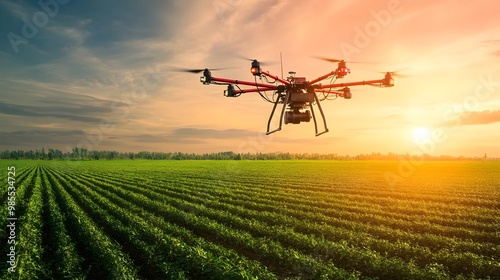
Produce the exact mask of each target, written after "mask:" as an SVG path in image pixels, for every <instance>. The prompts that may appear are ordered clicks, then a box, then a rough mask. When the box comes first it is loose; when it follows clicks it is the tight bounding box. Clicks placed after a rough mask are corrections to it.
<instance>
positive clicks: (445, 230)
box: [0, 160, 500, 279]
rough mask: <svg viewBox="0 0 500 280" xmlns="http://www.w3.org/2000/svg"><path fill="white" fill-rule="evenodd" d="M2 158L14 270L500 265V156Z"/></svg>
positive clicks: (480, 274) (50, 274) (366, 273)
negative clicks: (412, 160)
mask: <svg viewBox="0 0 500 280" xmlns="http://www.w3.org/2000/svg"><path fill="white" fill-rule="evenodd" d="M0 167H1V170H2V171H1V172H0V177H1V178H2V184H3V185H4V187H2V189H1V193H0V199H1V201H2V204H1V208H0V212H1V217H2V219H1V220H0V223H1V226H0V235H1V236H2V239H1V240H0V242H1V243H0V251H1V255H2V259H1V260H2V261H1V265H0V266H1V267H2V270H1V273H0V274H1V278H2V279H11V278H12V279H51V278H55V279H65V278H67V279H83V278H86V279H363V278H369V279H500V162H486V161H484V162H481V161H477V162H473V161H469V162H465V161H464V162H423V163H420V164H419V165H418V166H414V167H411V168H410V169H408V166H406V167H405V166H402V165H401V163H400V162H396V161H394V162H391V161H236V160H235V161H208V160H207V161H141V160H115V161H43V160H38V161H31V160H20V161H5V160H2V161H0ZM9 167H14V168H15V172H11V173H9V169H8V168H9ZM12 170H14V169H11V171H12ZM387 172H390V174H392V175H390V176H389V177H387V174H388V173H387ZM14 173H15V174H14ZM394 176H396V177H394ZM8 177H10V178H8ZM394 178H397V180H395V179H394ZM388 180H389V181H388ZM396 181H397V183H394V182H396ZM9 182H10V184H9ZM9 187H11V188H10V189H9ZM14 189H15V192H14ZM9 206H11V207H10V208H9ZM11 260H15V265H14V266H12V265H11V264H10V263H9V261H11ZM12 264H14V263H12Z"/></svg>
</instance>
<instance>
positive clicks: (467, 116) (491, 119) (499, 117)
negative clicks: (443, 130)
mask: <svg viewBox="0 0 500 280" xmlns="http://www.w3.org/2000/svg"><path fill="white" fill-rule="evenodd" d="M461 117H462V118H461V122H460V124H462V125H480V124H491V123H496V122H500V110H496V111H490V110H485V111H477V112H466V113H464V114H463V115H461ZM456 124H457V121H456V120H453V121H451V122H446V123H445V126H453V125H456Z"/></svg>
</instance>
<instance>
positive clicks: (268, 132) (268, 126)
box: [266, 94, 289, 135]
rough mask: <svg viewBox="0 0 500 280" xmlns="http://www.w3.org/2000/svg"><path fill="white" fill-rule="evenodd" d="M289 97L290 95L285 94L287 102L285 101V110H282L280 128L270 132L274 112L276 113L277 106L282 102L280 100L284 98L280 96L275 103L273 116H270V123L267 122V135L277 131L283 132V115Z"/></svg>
mask: <svg viewBox="0 0 500 280" xmlns="http://www.w3.org/2000/svg"><path fill="white" fill-rule="evenodd" d="M288 96H289V94H285V101H283V108H282V109H281V115H280V124H279V126H278V128H276V129H275V130H273V131H269V128H270V126H271V121H272V119H273V115H274V112H275V111H276V106H278V103H279V101H280V99H281V97H282V96H281V95H280V96H278V98H276V102H274V106H273V110H272V111H271V115H270V116H269V121H268V122H267V131H266V135H269V134H271V133H274V132H276V131H280V130H281V125H282V124H283V115H284V114H285V108H286V105H287V103H288Z"/></svg>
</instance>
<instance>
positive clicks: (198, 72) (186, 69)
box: [172, 67, 226, 74]
mask: <svg viewBox="0 0 500 280" xmlns="http://www.w3.org/2000/svg"><path fill="white" fill-rule="evenodd" d="M223 69H226V68H208V70H210V71H217V70H223ZM172 71H175V72H183V73H193V74H200V73H202V72H203V71H205V68H203V69H189V68H180V67H175V68H173V69H172Z"/></svg>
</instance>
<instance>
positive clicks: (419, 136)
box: [412, 126, 431, 142]
mask: <svg viewBox="0 0 500 280" xmlns="http://www.w3.org/2000/svg"><path fill="white" fill-rule="evenodd" d="M412 134H413V140H414V141H415V142H420V141H425V140H427V139H429V137H430V136H431V132H430V130H429V129H428V128H427V127H423V126H419V127H415V128H414V129H413V132H412Z"/></svg>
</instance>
